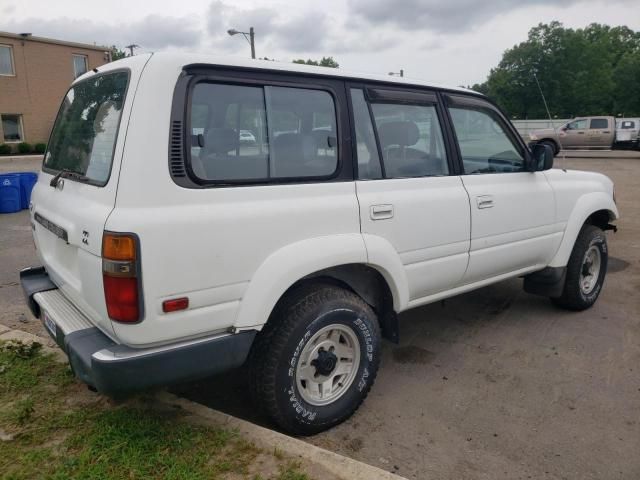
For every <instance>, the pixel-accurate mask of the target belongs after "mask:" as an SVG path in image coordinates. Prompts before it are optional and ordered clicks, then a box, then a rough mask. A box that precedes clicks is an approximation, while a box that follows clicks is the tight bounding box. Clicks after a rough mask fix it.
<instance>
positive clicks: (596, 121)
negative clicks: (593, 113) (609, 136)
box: [589, 118, 609, 130]
mask: <svg viewBox="0 0 640 480" xmlns="http://www.w3.org/2000/svg"><path fill="white" fill-rule="evenodd" d="M608 126H609V120H607V119H606V118H592V119H591V125H590V126H589V128H591V129H592V130H601V129H603V128H607V127H608Z"/></svg>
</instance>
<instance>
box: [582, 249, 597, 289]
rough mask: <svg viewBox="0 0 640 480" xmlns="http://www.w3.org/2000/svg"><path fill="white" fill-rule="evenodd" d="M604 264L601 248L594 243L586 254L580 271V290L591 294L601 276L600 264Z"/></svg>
mask: <svg viewBox="0 0 640 480" xmlns="http://www.w3.org/2000/svg"><path fill="white" fill-rule="evenodd" d="M601 265H602V255H601V253H600V249H599V248H598V247H597V246H595V245H592V246H591V247H589V250H587V252H586V253H585V254H584V258H583V260H582V269H581V271H580V290H581V291H582V293H584V294H585V295H589V294H590V293H591V292H593V290H594V289H595V288H596V285H597V284H598V278H599V277H600V266H601Z"/></svg>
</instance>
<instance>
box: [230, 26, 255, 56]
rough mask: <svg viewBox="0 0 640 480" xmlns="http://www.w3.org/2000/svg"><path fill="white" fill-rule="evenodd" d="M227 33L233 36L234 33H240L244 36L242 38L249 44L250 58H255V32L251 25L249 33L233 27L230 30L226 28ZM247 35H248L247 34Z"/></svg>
mask: <svg viewBox="0 0 640 480" xmlns="http://www.w3.org/2000/svg"><path fill="white" fill-rule="evenodd" d="M227 33H228V34H229V36H231V37H233V36H234V35H237V34H239V33H241V34H242V36H243V37H244V39H245V40H246V41H247V42H249V45H250V46H251V58H253V59H255V58H256V41H255V38H256V35H255V32H254V30H253V27H249V33H247V32H241V31H239V30H236V29H235V28H232V29H230V30H227ZM247 35H248V36H247Z"/></svg>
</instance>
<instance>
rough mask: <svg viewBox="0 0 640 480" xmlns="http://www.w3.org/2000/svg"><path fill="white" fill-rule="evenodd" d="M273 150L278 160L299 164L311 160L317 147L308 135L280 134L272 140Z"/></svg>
mask: <svg viewBox="0 0 640 480" xmlns="http://www.w3.org/2000/svg"><path fill="white" fill-rule="evenodd" d="M273 150H274V152H275V154H276V159H278V160H284V161H294V162H300V161H303V160H307V159H309V158H311V157H312V155H314V154H315V153H316V151H317V147H316V145H315V140H314V138H313V137H311V136H310V135H304V134H302V133H281V134H280V135H278V136H277V137H276V138H275V139H274V140H273ZM296 157H297V158H296ZM300 157H302V158H300Z"/></svg>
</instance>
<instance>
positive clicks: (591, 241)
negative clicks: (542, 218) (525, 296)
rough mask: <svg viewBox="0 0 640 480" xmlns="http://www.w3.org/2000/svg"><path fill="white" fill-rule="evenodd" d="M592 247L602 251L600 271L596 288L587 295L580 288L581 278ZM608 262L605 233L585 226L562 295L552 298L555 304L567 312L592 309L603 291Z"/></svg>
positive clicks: (573, 252) (572, 257) (592, 226)
mask: <svg viewBox="0 0 640 480" xmlns="http://www.w3.org/2000/svg"><path fill="white" fill-rule="evenodd" d="M592 246H595V247H597V248H598V250H599V251H600V259H601V260H600V261H601V263H600V271H599V274H598V279H597V282H596V285H595V287H594V288H593V290H592V291H591V292H590V293H589V294H585V293H584V292H583V291H582V289H581V288H580V276H581V271H582V267H583V260H584V257H585V254H586V252H587V251H588V250H589V248H591V247H592ZM607 261H608V249H607V237H606V236H605V233H604V232H603V231H602V230H601V229H600V228H598V227H596V226H594V225H584V226H583V227H582V229H581V230H580V233H579V234H578V238H577V239H576V243H575V244H574V246H573V250H572V252H571V256H570V257H569V263H568V264H567V273H566V278H565V284H564V289H563V291H562V295H561V296H560V297H558V298H552V299H551V300H552V301H553V303H554V304H556V305H557V306H559V307H562V308H565V309H567V310H575V311H580V310H586V309H587V308H590V307H591V306H592V305H593V304H594V303H596V300H597V299H598V296H599V295H600V292H601V291H602V286H603V284H604V278H605V276H606V273H607V263H608V262H607Z"/></svg>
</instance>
